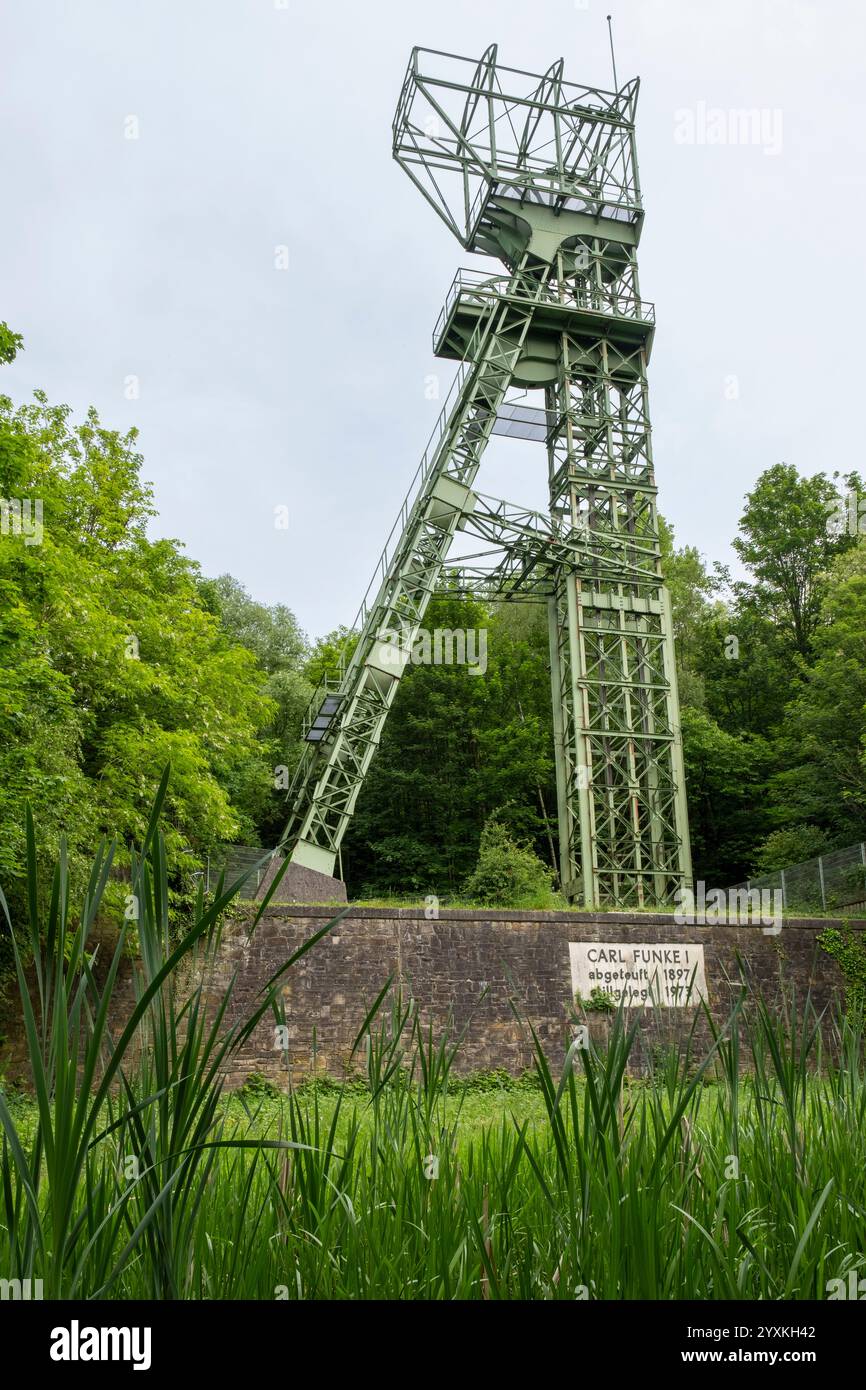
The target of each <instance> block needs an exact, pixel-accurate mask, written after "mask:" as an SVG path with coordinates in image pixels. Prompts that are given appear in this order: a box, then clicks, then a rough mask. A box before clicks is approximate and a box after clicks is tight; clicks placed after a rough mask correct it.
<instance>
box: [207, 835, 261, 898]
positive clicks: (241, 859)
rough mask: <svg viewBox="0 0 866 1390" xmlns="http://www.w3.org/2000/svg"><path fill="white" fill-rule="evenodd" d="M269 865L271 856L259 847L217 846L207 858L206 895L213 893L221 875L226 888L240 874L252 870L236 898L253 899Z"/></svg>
mask: <svg viewBox="0 0 866 1390" xmlns="http://www.w3.org/2000/svg"><path fill="white" fill-rule="evenodd" d="M270 864H271V854H270V852H269V851H268V850H266V849H262V847H261V845H218V846H217V847H216V849H213V850H211V852H210V854H209V855H208V857H207V864H206V867H205V889H206V891H207V892H208V893H212V892H214V891H215V889H216V886H217V884H218V883H219V881H220V875H221V874H224V875H225V887H226V888H227V887H228V886H229V884H231V883H234V882H235V880H236V879H238V878H240V877H241V875H242V874H245V873H246V872H247V871H248V870H253V871H254V872H252V873H250V876H249V878H248V879H247V880H246V882H245V883H244V885H243V887H242V888H241V890H240V892H239V893H238V897H239V898H255V897H256V895H257V893H258V891H259V887H260V886H261V882H262V879H263V878H264V876H265V874H266V873H267V872H268V869H269V868H270Z"/></svg>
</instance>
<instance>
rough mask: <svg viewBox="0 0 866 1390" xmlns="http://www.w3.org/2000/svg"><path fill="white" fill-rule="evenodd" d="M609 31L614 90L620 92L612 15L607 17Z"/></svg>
mask: <svg viewBox="0 0 866 1390" xmlns="http://www.w3.org/2000/svg"><path fill="white" fill-rule="evenodd" d="M607 32H608V34H609V36H610V62H611V67H612V68H613V90H614V91H615V92H618V91H619V83H618V82H617V80H616V58H615V57H614V55H613V24H612V22H611V17H610V15H608V17H607Z"/></svg>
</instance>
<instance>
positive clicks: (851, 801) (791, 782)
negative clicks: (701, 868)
mask: <svg viewBox="0 0 866 1390" xmlns="http://www.w3.org/2000/svg"><path fill="white" fill-rule="evenodd" d="M814 649H815V659H814V662H813V663H812V665H811V666H810V667H809V668H808V669H807V670H806V672H805V675H804V679H803V683H802V687H801V690H800V692H799V693H798V694H796V697H795V699H794V700H793V701H792V702H791V704H790V706H789V708H788V711H787V719H786V722H785V726H784V729H783V730H782V731H781V733H780V735H779V738H778V740H777V759H778V763H779V771H778V772H777V773H776V775H775V777H774V779H773V783H772V786H771V791H772V794H773V797H774V802H775V807H776V819H777V821H778V822H780V823H781V825H783V826H788V825H792V824H793V825H796V824H801V823H804V822H805V823H806V824H811V825H815V826H817V827H819V828H820V829H822V830H824V831H825V832H826V833H827V835H828V836H829V838H830V840H831V841H832V843H833V844H847V843H849V842H853V841H856V840H861V839H863V838H864V825H866V542H864V541H860V543H859V544H857V545H856V546H855V548H854V549H853V550H850V551H849V552H848V553H846V554H843V555H841V556H840V557H839V558H838V559H837V560H836V562H835V564H834V565H833V567H832V569H831V571H830V573H829V575H828V577H827V583H826V592H825V594H824V600H823V604H822V608H821V622H820V624H819V625H818V626H817V628H816V632H815V637H814Z"/></svg>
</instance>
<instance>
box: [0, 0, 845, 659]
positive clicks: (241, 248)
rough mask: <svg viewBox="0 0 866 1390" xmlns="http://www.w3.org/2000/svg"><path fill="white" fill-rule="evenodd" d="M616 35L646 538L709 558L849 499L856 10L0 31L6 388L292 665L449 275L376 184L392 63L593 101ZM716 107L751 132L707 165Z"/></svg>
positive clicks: (498, 2) (275, 7)
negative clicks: (241, 607) (814, 499)
mask: <svg viewBox="0 0 866 1390" xmlns="http://www.w3.org/2000/svg"><path fill="white" fill-rule="evenodd" d="M609 11H610V12H611V13H612V14H613V18H614V32H615V39H616V58H617V69H618V75H619V78H620V82H621V83H622V82H623V81H624V80H625V79H627V78H629V77H632V76H635V75H639V76H640V78H641V83H642V86H641V95H640V101H639V104H638V118H637V119H638V151H639V160H640V171H641V181H642V187H643V193H644V201H645V206H646V223H645V227H644V234H643V238H642V242H641V248H640V271H641V289H642V293H643V296H644V298H646V299H650V300H652V301H654V303H655V305H656V316H657V322H658V329H657V333H656V340H655V348H654V353H653V359H652V363H651V367H650V387H651V410H652V420H653V426H654V452H655V464H656V473H657V481H658V484H659V489H660V505H661V508H662V510H663V511H664V513H665V514H666V515H667V516H668V518H669V519H670V520H671V521H672V522H673V524H674V527H675V529H676V533H677V537H678V540H679V541H680V542H681V543H685V542H690V543H693V544H696V545H697V546H699V548H700V549H701V550H702V551H703V553H704V554H705V555H706V556H707V557H708V558H709V559H720V560H727V559H729V558H730V550H729V543H730V540H731V538H732V536H733V535H734V533H735V531H736V525H737V520H738V518H739V515H740V513H741V510H742V498H743V494H744V492H745V491H746V490H747V489H748V488H749V487H750V486H751V484H752V483H753V482H754V480H755V478H756V477H757V475H758V474H759V473H760V472H761V470H762V469H764V468H766V467H768V466H769V465H771V464H773V463H775V462H777V461H779V460H782V459H784V460H785V461H787V462H790V463H794V464H796V465H797V467H798V468H799V469H801V470H802V471H804V472H807V473H808V472H815V471H816V470H818V469H824V470H826V471H830V472H832V470H833V469H834V468H840V469H847V468H850V467H859V468H861V469H862V468H863V467H864V459H863V453H862V443H861V442H860V441H861V439H862V433H861V431H859V429H858V428H857V426H856V417H855V410H856V409H857V407H858V406H859V402H860V399H861V397H862V380H861V378H862V371H861V358H862V349H861V332H860V329H861V326H862V323H863V321H864V316H863V310H864V303H863V273H862V257H863V249H862V235H863V233H862V228H863V214H864V172H863V171H864V168H866V152H864V144H866V135H864V130H866V121H864V104H866V97H864V92H866V84H864V81H863V67H864V28H866V22H864V14H866V7H864V6H863V5H862V3H861V2H860V0H829V3H827V0H825V3H823V4H821V5H817V4H814V5H811V4H800V3H798V0H711V2H710V3H707V2H706V0H703V2H702V3H696V0H577V3H575V0H533V3H531V4H527V3H526V0H481V2H480V3H479V0H471V3H469V0H435V3H434V2H433V0H428V3H424V4H419V3H412V0H369V2H368V3H366V4H363V3H358V0H354V3H350V2H349V0H332V3H313V0H304V3H301V0H276V3H275V0H146V3H145V0H5V4H4V5H3V10H2V19H0V63H2V66H3V72H2V82H0V127H2V132H3V137H2V147H3V166H2V169H3V179H2V183H3V191H4V210H3V216H2V219H0V266H2V272H0V274H2V286H3V294H2V301H0V319H4V318H5V319H6V320H7V321H8V323H9V324H10V326H11V327H12V328H14V329H15V330H16V331H18V332H20V333H22V334H23V335H24V338H25V345H26V351H25V353H24V354H23V356H22V357H21V358H20V359H19V361H18V362H17V363H16V364H15V365H14V366H13V367H11V368H4V369H3V374H2V377H0V389H2V390H4V391H5V392H7V393H9V394H11V395H12V396H13V397H14V398H15V399H18V400H24V399H26V398H27V396H28V395H29V394H30V392H31V391H32V390H33V389H34V388H35V387H43V388H44V389H45V390H46V391H47V392H48V395H49V398H50V399H51V400H52V401H67V402H69V403H70V404H71V405H72V407H73V408H74V410H75V412H76V413H78V414H80V413H81V412H83V411H84V410H85V409H86V407H87V406H88V405H89V404H91V403H92V404H94V405H95V406H96V407H97V408H98V410H99V412H100V414H101V416H102V417H103V420H104V421H105V422H106V423H107V424H110V425H113V426H116V427H118V428H126V427H128V426H129V425H131V424H136V425H138V426H139V428H140V431H141V439H140V445H141V450H142V452H143V454H144V457H145V469H144V471H145V475H146V477H148V478H149V479H150V480H151V481H152V483H153V484H154V487H155V494H156V502H157V505H158V507H159V512H160V515H159V519H158V521H157V522H156V523H154V526H153V527H152V531H153V534H155V535H157V534H161V535H169V536H175V537H177V538H178V539H179V540H181V541H182V542H183V543H184V545H185V546H186V548H187V552H188V554H189V555H190V556H191V557H193V558H194V559H196V560H198V561H199V562H200V563H201V565H202V568H203V570H204V571H205V573H208V574H217V573H221V572H224V571H228V572H230V573H231V574H234V575H235V576H236V577H237V578H238V579H240V580H241V581H242V582H243V583H244V584H245V585H246V587H247V588H248V589H249V590H250V592H251V593H252V594H253V595H254V596H255V597H256V598H258V599H261V600H263V601H265V602H270V603H273V602H277V601H280V602H285V603H287V604H289V606H290V607H291V608H293V609H294V610H295V612H296V613H297V615H298V617H299V619H300V621H301V623H302V625H303V626H304V627H305V628H306V629H307V630H308V632H309V633H310V634H311V635H316V634H319V633H322V632H325V631H326V630H328V629H330V628H333V627H335V626H336V625H337V624H338V623H340V622H349V621H351V619H352V617H353V615H354V613H355V611H356V609H357V606H358V602H359V600H360V597H361V595H362V593H363V591H364V589H365V588H366V585H367V582H368V580H369V578H370V575H371V573H372V569H373V566H374V564H375V561H376V559H377V557H378V553H379V550H380V549H381V546H382V543H383V542H384V539H385V536H386V534H387V532H388V531H389V529H390V527H391V523H392V521H393V519H394V516H395V515H396V512H397V510H398V508H399V504H400V502H401V500H402V497H403V494H404V492H405V490H406V488H407V486H408V484H409V482H410V479H411V477H412V474H413V473H414V471H415V468H416V466H417V463H418V460H419V458H420V456H421V453H422V452H423V449H424V446H425V443H426V440H427V436H428V434H429V432H430V430H431V428H432V426H433V424H434V421H435V416H436V413H437V410H438V406H437V404H436V402H435V401H434V400H430V399H428V398H427V397H428V395H429V389H428V385H427V383H428V378H429V376H430V374H431V373H435V372H438V373H439V374H440V376H441V381H442V394H443V395H444V394H445V390H446V389H447V384H448V381H449V379H450V377H451V375H452V374H453V364H451V363H447V362H439V361H438V360H437V359H436V358H434V357H433V355H432V349H431V341H430V335H431V331H432V328H433V324H434V322H435V319H436V316H437V314H438V312H439V309H440V306H441V304H442V301H443V300H444V297H445V293H446V291H447V288H448V286H449V284H450V282H451V279H452V278H453V275H454V273H455V271H456V269H457V268H458V266H460V265H461V264H463V265H467V264H472V263H473V258H470V257H467V256H466V254H465V253H464V252H462V250H461V248H460V246H459V244H458V243H457V242H456V241H455V240H454V239H453V237H452V236H451V235H450V233H449V232H448V230H447V228H446V227H445V226H444V224H442V223H440V222H439V220H438V219H437V217H436V216H435V214H434V213H433V211H432V210H431V209H430V208H429V207H428V205H427V204H426V203H425V202H424V200H423V199H422V198H421V196H420V194H419V193H418V192H417V191H416V190H415V188H414V187H413V186H412V184H411V183H410V181H409V180H408V179H407V178H406V176H405V175H404V174H403V173H402V171H401V170H400V169H399V168H398V166H397V165H396V164H395V163H394V162H393V160H392V158H391V153H390V139H391V129H390V127H391V120H392V117H393V112H394V107H395V105H396V101H397V97H398V95H399V92H400V86H401V82H402V78H403V74H404V71H405V68H406V64H407V61H408V58H409V52H410V49H411V48H412V46H413V45H414V44H420V45H423V46H425V47H431V48H440V49H446V50H448V51H450V52H454V53H461V54H466V55H468V56H473V57H475V56H480V54H481V53H482V51H483V50H484V49H485V48H486V47H487V45H488V44H489V43H491V42H497V43H498V44H499V54H500V59H501V61H502V62H504V63H506V64H508V65H511V66H515V67H522V68H526V69H529V70H530V71H537V72H542V71H544V70H545V69H546V68H547V67H548V66H549V64H550V63H551V61H552V60H553V59H555V58H557V57H559V56H563V57H564V58H565V76H566V78H567V79H570V80H572V81H575V82H586V83H589V84H599V85H604V86H609V85H610V55H609V49H608V37H607V26H606V23H605V15H606V14H607V13H608V12H609ZM719 108H720V109H721V110H722V111H723V112H725V113H728V112H730V111H731V110H736V109H740V108H755V109H757V110H759V111H760V112H762V113H763V117H762V119H763V128H762V129H763V133H762V134H760V136H759V138H758V139H757V140H756V141H755V142H753V143H749V144H729V143H727V144H723V145H720V144H708V143H706V134H707V130H708V126H707V122H708V121H710V120H712V119H713V117H712V112H713V111H714V110H715V109H719ZM683 112H688V113H690V115H689V117H684V116H683ZM690 120H692V121H693V130H694V139H693V141H692V142H691V143H688V142H687V141H684V140H683V133H684V132H687V131H688V125H689V121H690ZM678 131H679V137H680V138H677V132H678ZM136 133H137V136H138V138H137V139H136V138H129V137H130V135H133V134H136ZM280 247H286V248H288V269H280V268H278V264H277V263H278V262H280V261H281V260H282V253H281V252H279V251H278V250H277V248H280ZM476 263H480V262H478V261H476ZM486 264H487V265H488V266H489V267H490V269H491V270H493V269H495V264H494V263H492V262H487V263H486ZM136 389H137V391H138V395H137V398H136V396H135V392H136ZM545 478H546V463H545V458H544V452H543V449H542V448H541V446H538V450H537V451H533V450H531V449H530V448H529V447H528V446H521V445H515V444H512V443H511V442H509V441H507V440H500V441H496V442H495V443H494V445H492V446H491V450H490V451H489V467H486V468H485V475H484V476H483V478H482V479H481V480H480V481H481V485H482V490H483V491H487V492H494V493H498V494H499V495H503V496H508V497H509V499H510V500H513V501H515V502H526V503H529V504H532V505H535V506H539V507H543V505H544V500H545ZM281 505H284V506H286V507H288V515H289V525H288V528H287V529H277V528H275V525H274V508H275V507H278V506H281Z"/></svg>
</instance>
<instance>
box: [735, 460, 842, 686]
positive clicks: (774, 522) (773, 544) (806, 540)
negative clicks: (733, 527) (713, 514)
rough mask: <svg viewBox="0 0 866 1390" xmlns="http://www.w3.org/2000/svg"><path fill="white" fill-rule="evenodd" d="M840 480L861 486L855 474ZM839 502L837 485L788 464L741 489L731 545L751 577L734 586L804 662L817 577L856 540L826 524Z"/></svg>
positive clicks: (816, 611) (815, 611) (814, 620)
mask: <svg viewBox="0 0 866 1390" xmlns="http://www.w3.org/2000/svg"><path fill="white" fill-rule="evenodd" d="M837 476H838V475H837ZM844 483H845V484H846V486H847V488H848V489H854V490H856V491H858V492H859V491H862V484H861V483H860V480H859V478H858V477H857V475H856V474H853V473H852V474H849V475H846V477H845V479H844ZM843 501H844V497H843V490H842V489H841V488H840V487H839V486H838V485H837V483H836V482H835V481H831V480H830V479H829V478H827V477H826V476H825V475H824V474H823V473H816V474H814V475H813V476H812V477H809V478H803V477H801V476H800V475H799V473H798V472H797V470H796V468H795V467H794V465H793V464H788V463H777V464H774V466H773V467H772V468H768V469H767V470H766V471H765V472H764V473H762V474H761V476H760V478H759V479H758V481H757V483H756V484H755V486H754V488H753V489H752V491H751V492H750V493H748V494H747V497H746V506H745V510H744V511H743V515H742V517H741V519H740V535H739V536H738V537H737V538H736V539H735V541H734V543H733V544H734V549H735V550H736V552H737V554H738V555H739V557H740V559H741V560H742V561H743V563H744V565H745V566H746V568H747V569H748V570H749V571H750V572H751V574H752V575H753V576H754V578H753V580H752V581H751V582H750V583H748V584H745V585H741V586H740V592H742V593H746V592H749V593H750V594H751V595H752V596H753V598H754V600H755V602H756V603H757V604H758V606H759V608H760V609H761V611H763V612H764V613H766V614H768V615H770V616H772V618H773V620H774V622H776V623H777V624H778V626H779V629H780V631H781V632H783V633H784V634H785V636H786V637H787V638H788V640H789V641H790V643H791V645H792V647H793V648H794V650H795V651H796V652H798V653H799V655H800V656H801V657H803V658H804V660H805V659H808V657H809V656H810V654H811V648H812V639H813V637H814V634H815V630H816V628H817V626H818V622H819V615H820V609H821V594H822V580H823V576H824V575H825V574H826V572H827V570H828V569H829V567H830V564H831V563H832V561H833V559H834V558H835V557H836V556H837V555H838V554H840V553H841V552H843V551H845V550H848V549H850V548H851V546H853V545H855V544H856V535H851V534H850V533H849V532H847V531H844V530H841V531H840V530H839V529H838V528H835V527H834V526H833V525H832V524H831V519H832V517H833V515H834V513H835V512H836V511H837V510H838V509H839V508H840V507H841V506H842V505H843Z"/></svg>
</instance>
